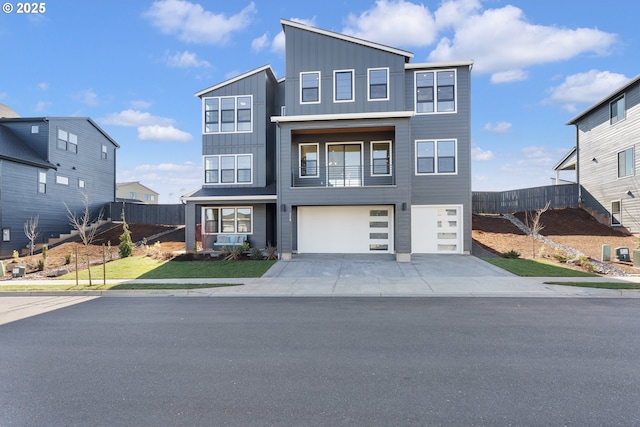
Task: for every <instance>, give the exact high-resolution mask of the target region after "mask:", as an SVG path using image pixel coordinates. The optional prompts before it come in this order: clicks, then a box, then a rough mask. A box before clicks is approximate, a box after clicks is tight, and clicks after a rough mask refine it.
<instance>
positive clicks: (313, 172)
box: [299, 144, 319, 178]
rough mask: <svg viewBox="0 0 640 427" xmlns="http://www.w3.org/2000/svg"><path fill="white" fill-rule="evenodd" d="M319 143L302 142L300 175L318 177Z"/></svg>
mask: <svg viewBox="0 0 640 427" xmlns="http://www.w3.org/2000/svg"><path fill="white" fill-rule="evenodd" d="M318 173H319V169H318V144H300V174H299V175H300V177H307V178H310V177H318Z"/></svg>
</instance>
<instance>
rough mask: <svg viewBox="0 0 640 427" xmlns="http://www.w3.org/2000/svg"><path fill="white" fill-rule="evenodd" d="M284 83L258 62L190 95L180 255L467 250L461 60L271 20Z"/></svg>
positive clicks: (464, 68)
mask: <svg viewBox="0 0 640 427" xmlns="http://www.w3.org/2000/svg"><path fill="white" fill-rule="evenodd" d="M281 24H282V27H283V29H284V34H285V37H286V58H285V64H286V65H285V66H286V71H285V77H284V78H282V79H279V80H278V79H276V77H275V75H274V72H273V70H272V69H271V67H270V66H268V65H266V66H263V67H260V68H258V69H255V70H253V71H250V72H248V73H246V74H243V75H240V76H238V77H236V78H233V79H230V80H227V81H225V82H222V83H220V84H217V85H215V86H212V87H209V88H207V89H204V90H202V91H200V92H198V93H196V96H198V97H199V98H200V99H201V102H202V109H203V113H202V121H203V137H202V141H203V142H202V156H203V159H202V164H203V175H202V176H203V185H202V188H201V189H200V190H197V191H196V192H194V193H191V194H190V195H188V196H185V197H184V198H183V201H184V202H185V203H186V227H187V228H186V230H187V231H186V247H187V248H192V247H193V245H194V243H195V240H196V239H200V237H202V241H203V243H204V247H205V248H211V247H212V245H213V243H214V242H215V240H216V238H217V235H218V234H220V233H241V234H247V235H248V237H249V241H250V243H251V245H252V246H255V247H265V246H266V245H267V244H268V243H271V244H273V245H277V248H278V252H279V255H280V258H281V259H289V258H291V256H292V255H293V254H296V253H389V254H394V255H395V257H396V259H397V260H398V261H409V260H410V259H411V254H420V253H449V254H461V253H470V251H471V138H470V82H471V78H470V72H471V68H472V62H471V61H461V62H452V63H417V64H411V63H410V60H411V59H412V57H413V54H412V53H410V52H407V51H404V50H400V49H396V48H393V47H389V46H384V45H381V44H378V43H374V42H370V41H366V40H362V39H358V38H354V37H351V36H347V35H343V34H339V33H334V32H331V31H326V30H323V29H319V28H315V27H311V26H308V25H304V24H301V23H298V22H293V21H288V20H281Z"/></svg>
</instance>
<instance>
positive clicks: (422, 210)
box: [411, 205, 463, 254]
mask: <svg viewBox="0 0 640 427" xmlns="http://www.w3.org/2000/svg"><path fill="white" fill-rule="evenodd" d="M462 222H463V221H462V206H461V205H452V206H432V205H428V206H412V207H411V252H412V253H415V254H420V253H422V254H433V253H449V254H452V253H454V254H461V253H463V245H462V230H463V229H462Z"/></svg>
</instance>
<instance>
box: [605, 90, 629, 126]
mask: <svg viewBox="0 0 640 427" xmlns="http://www.w3.org/2000/svg"><path fill="white" fill-rule="evenodd" d="M609 112H610V114H609V117H610V121H611V124H614V123H617V122H619V121H620V120H622V119H624V118H625V106H624V95H622V96H621V97H620V98H618V99H616V100H615V101H613V102H612V103H611V104H609Z"/></svg>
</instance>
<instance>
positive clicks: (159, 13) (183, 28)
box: [143, 0, 257, 45]
mask: <svg viewBox="0 0 640 427" xmlns="http://www.w3.org/2000/svg"><path fill="white" fill-rule="evenodd" d="M256 13H257V9H256V6H255V4H254V3H253V2H251V3H249V5H248V6H247V7H245V8H244V9H242V10H241V11H240V12H239V13H237V14H235V15H231V16H226V15H224V14H217V13H213V12H210V11H208V10H205V9H204V8H203V7H202V6H201V5H200V4H197V3H191V2H189V1H186V0H159V1H155V2H153V4H152V5H151V7H150V8H149V9H148V10H147V11H146V12H145V13H144V14H143V16H144V17H145V18H148V19H149V20H150V21H151V24H152V25H153V26H154V27H156V28H158V29H160V31H162V32H163V33H165V34H177V36H178V38H179V39H180V40H182V41H184V42H189V43H203V44H217V45H221V44H225V43H226V42H227V41H228V40H229V38H230V37H231V34H232V33H234V32H238V31H242V30H244V29H245V28H247V27H248V26H249V24H250V23H251V21H252V19H253V16H254V15H255V14H256Z"/></svg>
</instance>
